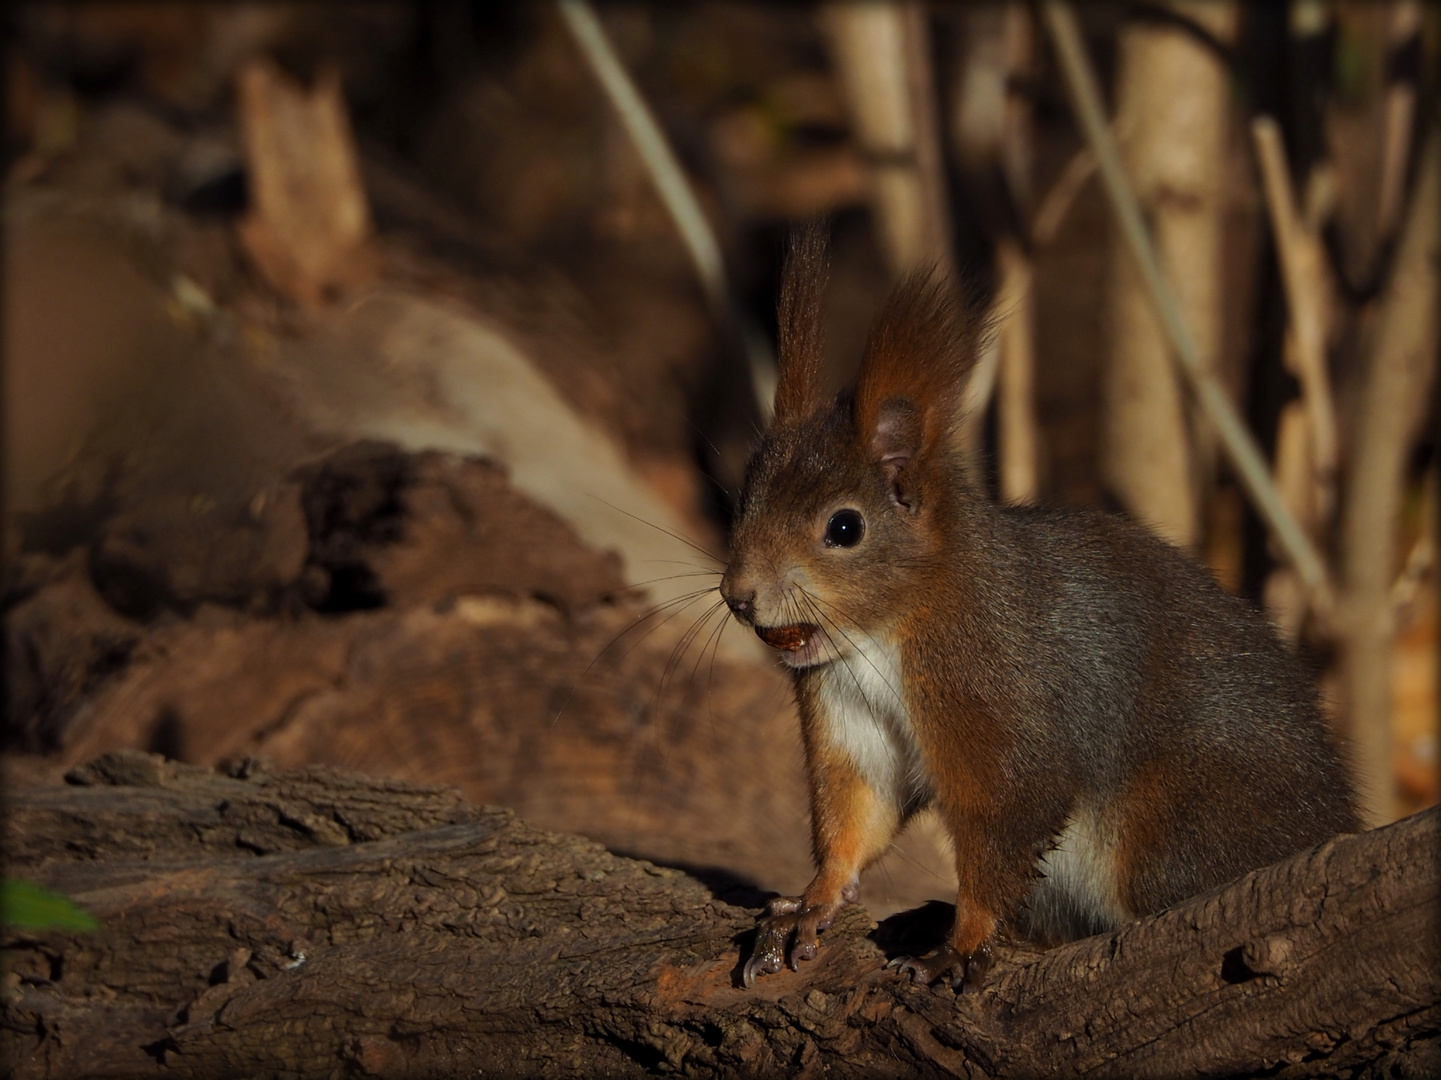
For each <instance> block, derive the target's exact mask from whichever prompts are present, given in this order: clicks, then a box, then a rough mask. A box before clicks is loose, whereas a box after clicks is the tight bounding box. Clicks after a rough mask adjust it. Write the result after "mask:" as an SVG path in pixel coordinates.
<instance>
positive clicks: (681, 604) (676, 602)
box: [550, 585, 719, 727]
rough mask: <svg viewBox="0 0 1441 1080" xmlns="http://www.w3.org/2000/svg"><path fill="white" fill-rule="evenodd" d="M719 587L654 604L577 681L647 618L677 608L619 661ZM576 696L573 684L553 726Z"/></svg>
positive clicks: (621, 633)
mask: <svg viewBox="0 0 1441 1080" xmlns="http://www.w3.org/2000/svg"><path fill="white" fill-rule="evenodd" d="M718 588H719V586H715V585H713V586H711V587H710V588H709V589H697V590H695V591H694V592H690V593H685V594H684V595H681V596H677V597H673V598H672V599H670V600H667V601H665V602H664V603H661V604H656V605H654V606H653V607H652V608H651V609H650V610H649V611H647V612H645V613H644V614H643V615H640V616H638V617H636V618H635V619H633V620H632V621H631V622H630V624H629V625H627V626H626V627H625V629H623V630H622V631H621V632H620V633H618V634H616V636H615V637H613V638H611V639H610V641H609V642H608V643H607V644H606V646H605V648H603V649H601V650H600V652H598V653H596V654H595V657H594V658H593V659H592V660H591V662H590V663H588V664H586V665H585V670H583V671H582V672H581V673H580V678H579V679H578V680H577V681H578V682H583V681H584V680H585V679H586V678H587V677H589V675H590V673H591V671H592V670H594V668H595V665H596V664H598V663H600V661H601V658H602V657H604V656H605V654H606V653H608V652H610V651H611V649H613V648H615V646H616V645H617V644H618V643H619V642H620V640H621V639H622V638H623V637H625V636H626V635H627V634H629V633H630V632H631V631H632V630H634V629H636V628H637V627H638V626H640V625H641V624H642V623H644V622H645V621H646V620H648V619H653V618H654V617H655V616H657V615H659V614H660V613H661V612H663V611H665V610H666V609H667V608H674V609H675V610H673V611H671V613H670V614H669V615H667V616H666V617H665V618H664V619H662V620H661V621H660V622H658V623H654V624H653V625H652V626H651V627H650V628H649V629H648V630H646V632H645V633H644V634H642V635H641V636H640V637H638V638H637V639H636V640H635V641H633V642H631V644H630V645H629V647H627V648H626V650H625V651H624V652H623V653H621V654H620V655H619V656H618V657H616V661H617V662H619V661H621V660H624V659H625V658H626V657H627V656H629V655H630V654H631V653H632V652H634V651H635V649H636V647H637V646H639V645H640V644H642V643H643V642H644V641H645V640H646V638H648V637H650V636H651V634H653V633H655V632H656V631H657V630H659V629H660V628H661V627H662V626H664V625H665V624H666V623H668V622H670V621H671V620H672V619H674V618H675V617H676V616H677V615H679V614H680V613H681V612H682V611H684V610H685V609H686V608H687V607H689V606H690V605H691V604H693V603H695V602H696V601H697V600H699V599H700V598H701V597H702V596H705V595H706V594H707V593H713V592H716V591H717V590H718ZM574 697H575V687H574V686H572V687H571V688H570V692H569V693H567V694H566V696H565V700H564V701H562V702H561V703H560V708H559V709H557V710H556V713H555V716H554V717H552V718H551V721H550V726H551V727H555V725H556V722H557V721H558V720H560V718H561V714H563V713H564V712H565V710H566V708H567V707H568V706H569V705H570V702H571V699H572V698H574Z"/></svg>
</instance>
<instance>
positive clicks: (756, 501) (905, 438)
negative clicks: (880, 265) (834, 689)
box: [721, 226, 982, 668]
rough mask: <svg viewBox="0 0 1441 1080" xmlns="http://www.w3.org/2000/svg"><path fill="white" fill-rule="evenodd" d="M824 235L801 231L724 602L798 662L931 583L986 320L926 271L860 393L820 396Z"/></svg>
mask: <svg viewBox="0 0 1441 1080" xmlns="http://www.w3.org/2000/svg"><path fill="white" fill-rule="evenodd" d="M825 246H826V245H825V238H824V234H823V233H822V232H821V230H820V229H819V228H818V227H816V226H812V227H811V228H809V229H807V230H806V231H804V232H802V233H800V234H799V235H798V236H797V237H796V238H794V239H793V240H792V244H791V250H790V253H789V255H788V257H787V260H786V269H785V274H784V276H783V280H782V287H781V299H780V360H781V362H780V378H779V381H778V383H777V386H776V396H775V417H774V419H773V420H772V422H771V425H770V428H769V429H768V430H767V431H766V433H765V435H764V437H763V438H762V440H761V444H760V446H759V448H758V449H757V450H756V452H755V454H754V455H753V456H752V458H751V461H750V464H749V466H748V468H747V470H746V478H745V484H744V487H743V488H742V491H741V499H740V506H739V510H738V514H737V518H736V523H735V527H734V530H733V533H732V539H731V561H730V565H729V567H728V568H727V570H726V573H725V575H724V577H723V578H722V581H721V595H722V596H723V597H724V598H725V600H726V603H727V604H729V605H730V608H731V611H732V612H734V613H735V615H736V617H737V618H738V619H740V620H741V621H742V622H745V623H747V624H749V625H751V626H754V627H755V629H756V632H757V633H758V634H759V635H760V636H761V638H762V639H763V640H765V641H766V642H767V644H769V645H771V646H773V647H775V648H777V649H780V650H782V655H783V658H784V659H785V660H786V662H787V663H789V664H790V665H791V666H793V667H797V668H800V667H808V666H810V665H812V664H817V663H824V662H826V661H828V660H832V659H835V658H836V657H837V656H840V655H844V654H845V653H847V652H849V651H850V648H849V644H848V643H849V642H850V641H851V640H852V638H851V635H852V634H854V633H867V634H869V633H873V632H874V631H876V630H878V629H881V628H883V627H884V626H885V625H886V624H887V623H888V622H890V621H891V620H892V619H893V618H894V617H895V616H897V615H899V614H900V613H902V611H903V610H904V609H905V607H906V605H907V604H908V603H909V602H910V599H911V598H912V595H913V590H915V589H916V588H924V582H925V578H926V577H927V576H928V566H930V567H934V566H935V560H936V558H937V556H938V555H939V554H940V551H941V545H942V544H943V541H944V534H945V528H944V524H945V519H946V515H947V512H948V508H949V507H951V506H953V505H954V503H955V501H956V499H958V498H962V497H964V495H963V493H962V492H960V491H958V490H956V488H957V486H958V483H959V476H960V474H959V465H958V462H959V456H958V454H957V452H956V450H955V445H954V444H955V439H954V435H955V431H956V427H957V424H958V421H959V419H960V409H961V396H962V389H963V386H964V382H965V377H966V374H967V372H968V371H969V369H970V368H971V366H972V364H973V363H974V360H975V356H976V350H977V348H978V345H979V338H980V336H981V332H982V320H981V319H980V318H978V317H975V311H974V309H975V307H976V305H975V303H974V302H973V301H972V302H970V303H969V305H968V307H967V308H966V309H964V310H963V309H962V307H961V305H960V304H958V302H957V297H956V294H955V292H954V287H953V285H952V284H951V283H950V282H947V281H944V280H941V279H939V278H938V277H937V276H936V275H935V274H917V275H914V276H912V277H910V278H908V279H906V280H905V281H904V282H902V283H901V285H900V286H899V287H898V288H897V289H896V290H895V291H894V292H893V293H892V295H891V296H890V298H889V300H887V302H886V304H885V306H884V307H883V308H882V310H881V312H880V315H879V316H878V317H877V319H876V322H875V325H874V327H873V328H872V330H871V335H870V340H869V342H868V343H867V346H866V352H865V356H864V358H863V360H862V362H861V368H860V374H859V376H858V378H857V382H856V385H855V387H854V388H852V389H848V390H846V391H843V392H842V393H841V394H840V395H838V396H837V397H836V398H835V399H834V400H832V401H823V400H821V395H820V389H819V381H820V380H819V373H820V353H821V334H820V299H821V292H822V288H823V284H824V278H825V263H826V256H825Z"/></svg>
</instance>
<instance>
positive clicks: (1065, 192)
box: [1031, 146, 1096, 247]
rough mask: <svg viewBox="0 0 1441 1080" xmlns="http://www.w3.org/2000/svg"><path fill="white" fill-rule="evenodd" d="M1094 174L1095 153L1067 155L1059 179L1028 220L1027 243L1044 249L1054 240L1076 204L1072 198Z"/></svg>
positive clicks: (1082, 151)
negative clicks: (1029, 241)
mask: <svg viewBox="0 0 1441 1080" xmlns="http://www.w3.org/2000/svg"><path fill="white" fill-rule="evenodd" d="M1095 174H1096V153H1095V151H1094V150H1092V149H1091V148H1090V147H1089V146H1083V147H1081V148H1080V149H1079V150H1077V151H1076V152H1075V153H1074V154H1072V155H1071V160H1070V161H1068V162H1066V167H1065V168H1063V169H1062V170H1061V175H1060V176H1058V177H1056V179H1055V181H1054V182H1053V183H1052V184H1051V186H1050V187H1049V188H1048V189H1047V190H1046V193H1045V195H1043V196H1042V197H1041V203H1040V206H1039V207H1037V209H1036V215H1035V217H1034V218H1033V219H1032V220H1031V242H1032V243H1033V244H1035V245H1036V246H1037V247H1045V246H1046V245H1047V244H1049V243H1050V242H1051V241H1052V240H1054V239H1055V238H1056V233H1058V232H1060V230H1061V224H1062V223H1063V222H1064V221H1065V220H1066V214H1067V213H1069V212H1070V209H1071V206H1072V204H1073V203H1075V201H1076V196H1077V195H1079V194H1080V193H1081V189H1082V188H1083V187H1085V186H1086V181H1087V180H1089V179H1090V178H1091V177H1092V176H1094V175H1095Z"/></svg>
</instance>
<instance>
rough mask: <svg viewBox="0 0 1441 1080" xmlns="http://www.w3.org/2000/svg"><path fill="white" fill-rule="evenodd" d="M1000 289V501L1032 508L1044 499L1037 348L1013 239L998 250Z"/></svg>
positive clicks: (1024, 269) (1020, 255) (1023, 266)
mask: <svg viewBox="0 0 1441 1080" xmlns="http://www.w3.org/2000/svg"><path fill="white" fill-rule="evenodd" d="M996 258H997V261H998V262H999V264H1000V272H1001V273H1000V277H1001V284H1000V289H999V290H998V292H997V297H996V309H997V312H998V316H999V319H1000V323H999V329H998V334H999V337H1000V346H1001V365H1000V400H999V403H998V404H999V408H1000V415H999V419H1000V466H1001V469H1000V474H1001V498H1002V499H1003V500H1005V501H1006V502H1008V503H1034V502H1035V501H1036V499H1037V498H1039V496H1040V488H1041V478H1040V430H1039V429H1040V425H1039V423H1038V422H1037V420H1036V387H1035V383H1036V376H1035V344H1034V334H1033V329H1034V328H1033V326H1032V318H1033V310H1032V292H1031V265H1030V260H1029V259H1027V258H1026V254H1025V252H1023V251H1022V250H1021V246H1020V244H1019V243H1017V242H1016V241H1015V240H1014V239H1012V238H1006V239H1004V240H1002V241H1001V242H1000V244H999V245H998V247H997V250H996Z"/></svg>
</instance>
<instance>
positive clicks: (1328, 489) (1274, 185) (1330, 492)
mask: <svg viewBox="0 0 1441 1080" xmlns="http://www.w3.org/2000/svg"><path fill="white" fill-rule="evenodd" d="M1251 134H1252V137H1253V138H1254V140H1255V143H1256V158H1257V160H1258V162H1259V163H1260V166H1261V179H1262V186H1263V187H1264V189H1265V192H1266V207H1267V210H1268V211H1269V213H1270V216H1271V231H1272V234H1273V236H1274V237H1275V241H1276V253H1277V256H1278V259H1279V261H1280V264H1281V280H1282V283H1283V284H1284V286H1285V289H1286V307H1287V311H1288V315H1289V324H1290V331H1291V346H1292V347H1291V348H1290V349H1289V350H1288V351H1287V360H1288V366H1289V367H1290V368H1291V369H1292V373H1293V374H1294V375H1295V376H1296V377H1297V379H1298V380H1299V381H1300V383H1301V396H1302V400H1303V401H1304V403H1305V408H1306V415H1307V418H1308V420H1309V423H1310V444H1311V468H1312V472H1313V477H1314V478H1313V481H1312V482H1313V483H1314V484H1315V485H1316V487H1317V488H1318V489H1319V492H1318V496H1317V501H1316V504H1315V505H1316V511H1317V515H1318V519H1317V520H1312V521H1310V522H1307V521H1306V520H1305V519H1304V518H1302V524H1303V525H1306V524H1309V525H1310V526H1311V527H1312V528H1313V530H1314V529H1315V528H1316V527H1318V526H1320V525H1323V524H1324V523H1325V522H1326V520H1327V519H1328V518H1329V517H1330V512H1331V506H1332V502H1333V499H1334V497H1335V485H1336V459H1337V450H1336V409H1335V405H1334V404H1333V403H1332V400H1331V380H1330V377H1329V375H1328V374H1327V371H1326V335H1327V331H1328V328H1329V324H1330V318H1329V315H1330V313H1329V310H1328V306H1329V305H1328V304H1327V297H1328V293H1329V289H1328V287H1327V280H1326V251H1325V247H1324V246H1323V244H1322V242H1321V238H1320V236H1319V235H1317V233H1316V232H1314V231H1313V230H1311V229H1309V228H1308V227H1307V226H1306V225H1305V224H1303V222H1302V217H1301V212H1300V210H1299V209H1298V208H1297V206H1296V197H1295V194H1294V190H1295V189H1294V188H1293V186H1292V183H1291V171H1290V169H1289V168H1288V167H1287V165H1286V150H1285V147H1284V146H1283V145H1282V142H1281V128H1280V126H1279V125H1278V124H1277V123H1276V121H1275V120H1273V119H1271V118H1270V117H1269V116H1258V117H1257V118H1256V119H1255V120H1254V121H1252V124H1251Z"/></svg>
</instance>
